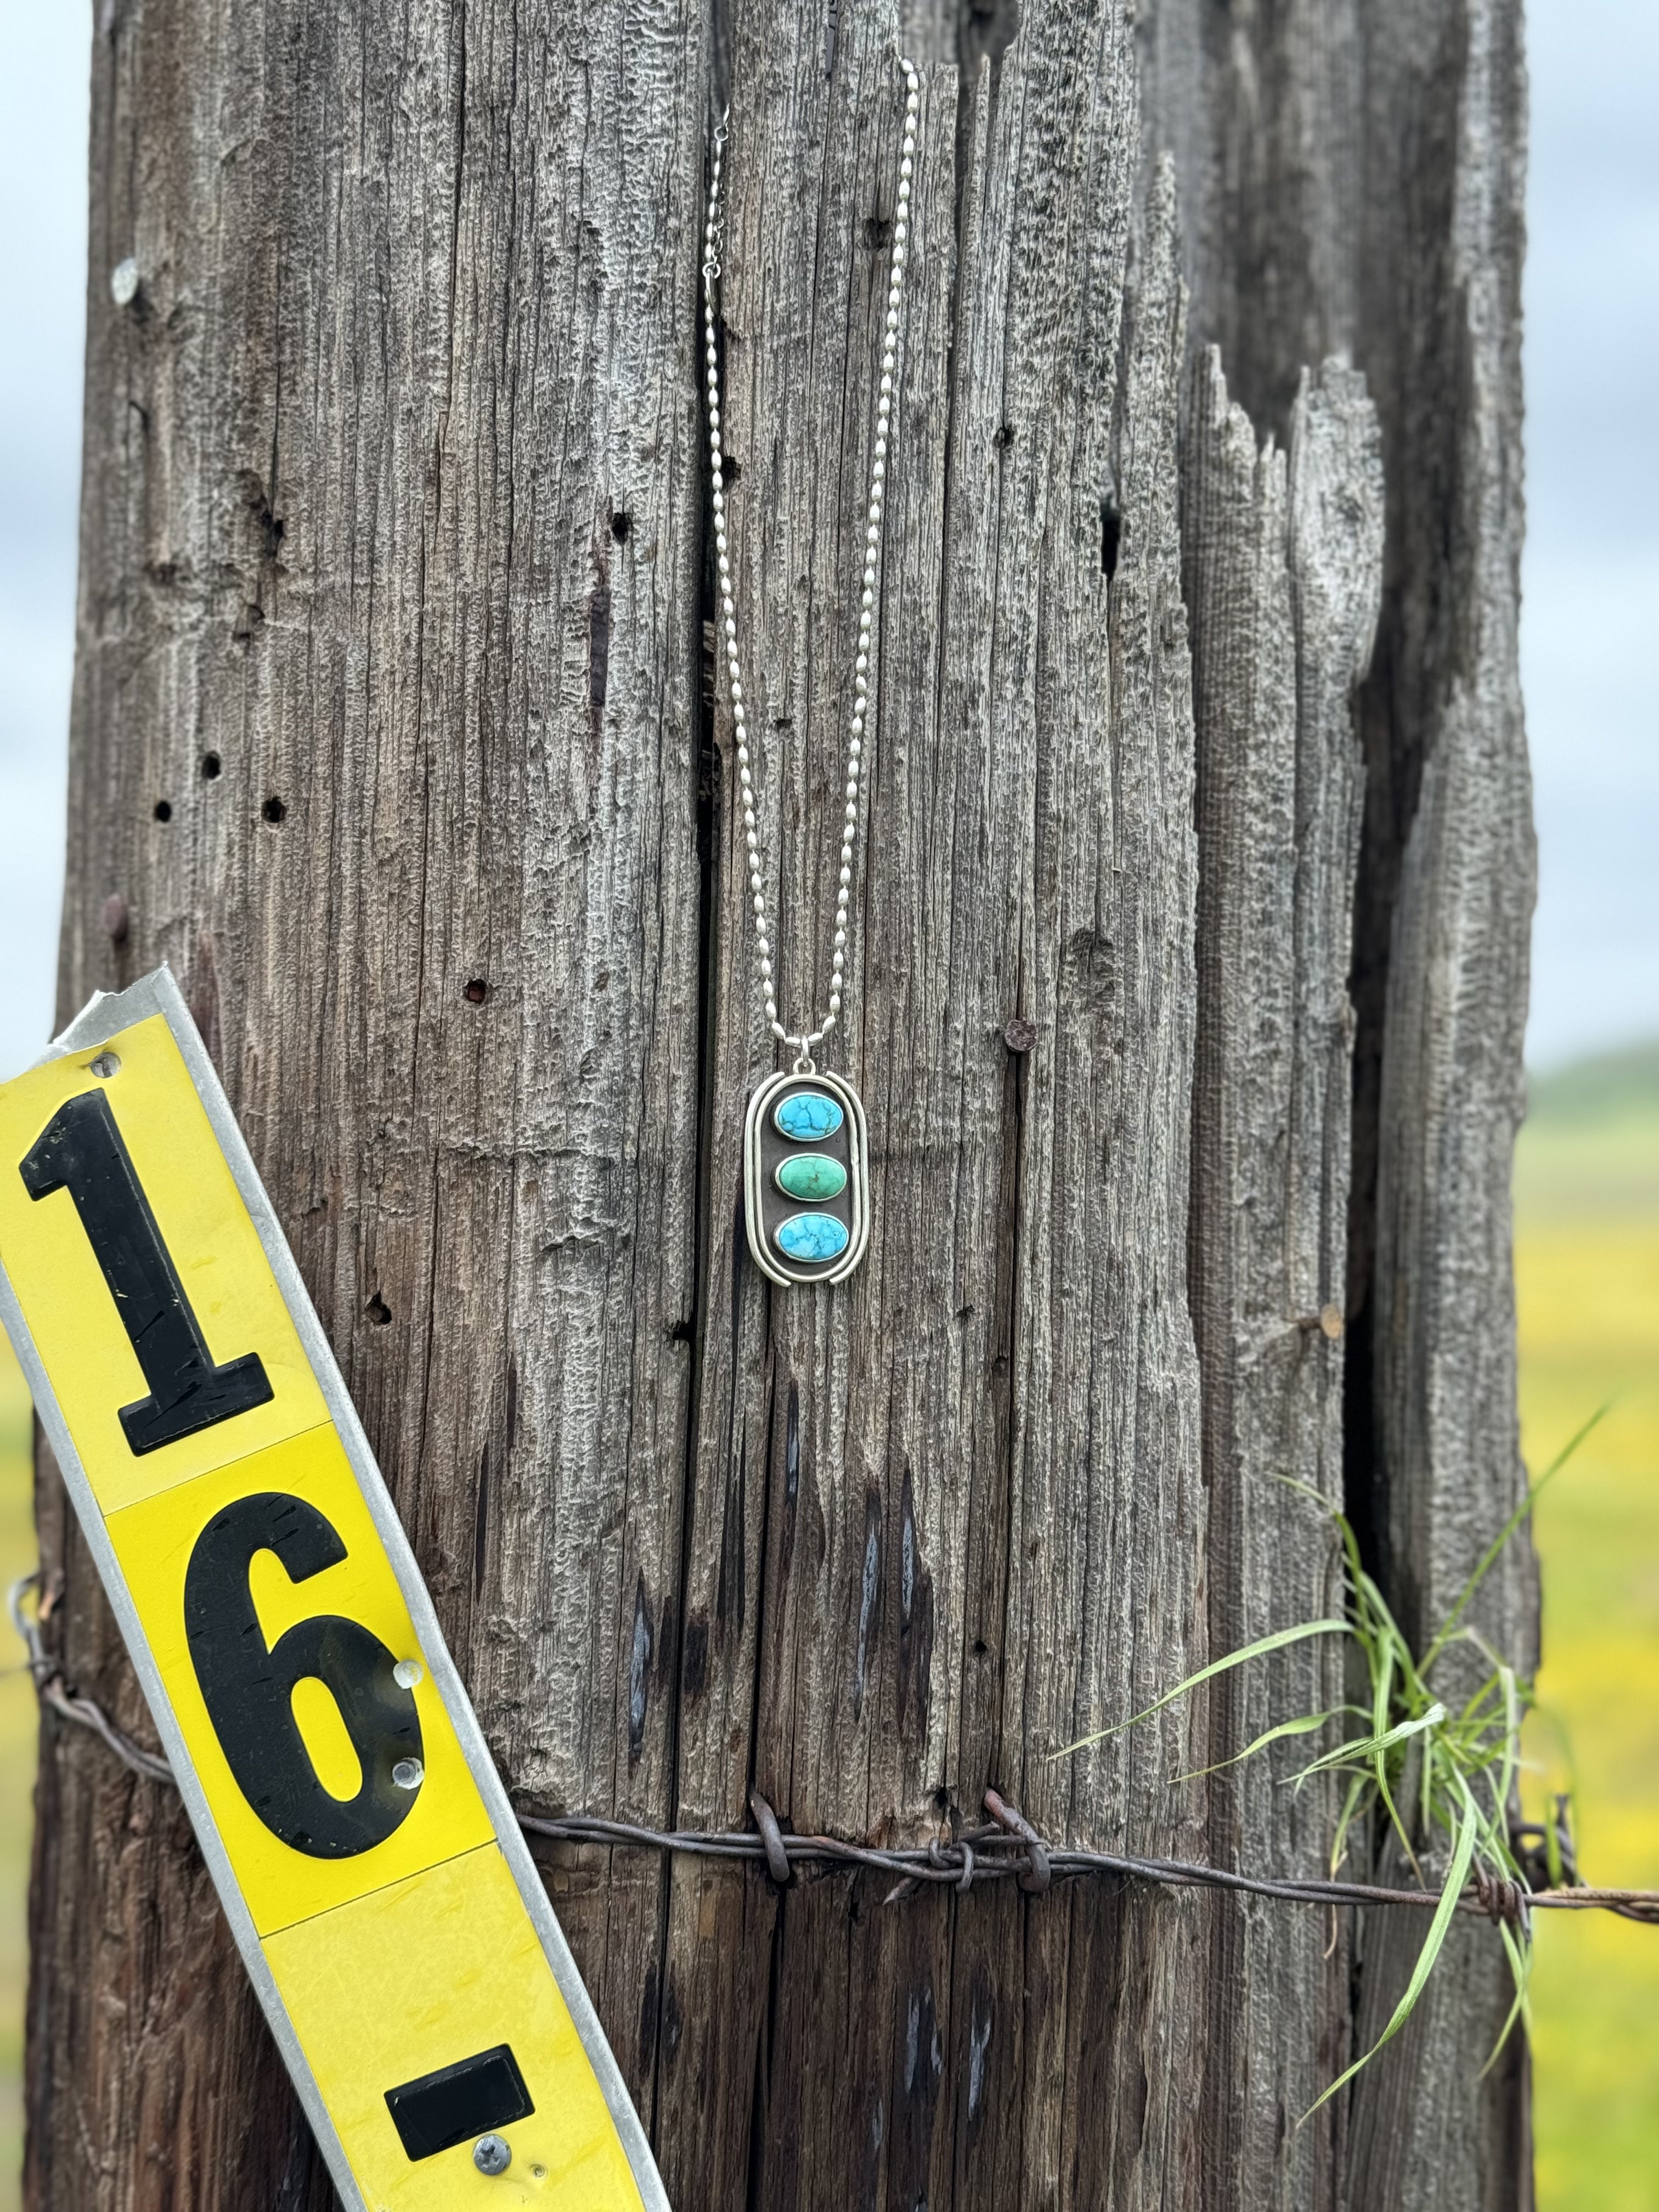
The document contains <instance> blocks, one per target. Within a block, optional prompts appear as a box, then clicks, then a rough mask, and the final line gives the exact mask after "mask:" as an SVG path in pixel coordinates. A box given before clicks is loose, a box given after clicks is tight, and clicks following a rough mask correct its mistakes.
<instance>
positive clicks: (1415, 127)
mask: <svg viewBox="0 0 1659 2212" xmlns="http://www.w3.org/2000/svg"><path fill="white" fill-rule="evenodd" d="M1520 14H1521V11H1520V8H1519V6H1518V4H1517V0H1456V4H1455V5H1445V4H1443V0H1406V4H1403V5H1401V6H1398V7H1389V8H1383V9H1379V8H1372V7H1368V6H1365V5H1364V4H1362V0H1292V4H1291V5H1289V6H1286V7H1285V8H1282V9H1237V8H1230V9H1216V8H1213V7H1211V6H1209V5H1207V4H1206V0H1152V4H1150V5H1148V6H1146V7H1144V8H1143V9H1141V11H1140V29H1139V38H1140V44H1141V55H1142V62H1143V68H1144V71H1145V76H1146V108H1147V115H1148V131H1147V141H1148V155H1149V159H1150V158H1151V156H1152V154H1153V153H1155V152H1156V151H1157V149H1160V148H1164V147H1168V148H1170V149H1174V151H1175V153H1176V160H1177V167H1178V170H1179V173H1180V176H1181V182H1182V198H1183V204H1184V206H1185V207H1186V209H1187V210H1188V233H1187V234H1188V240H1189V249H1188V273H1189V276H1190V279H1191V282H1192V284H1193V288H1194V307H1193V330H1194V337H1195V339H1197V340H1199V341H1200V342H1206V343H1207V342H1218V343H1219V344H1220V346H1221V349H1222V357H1223V360H1224V362H1225V367H1226V370H1227V376H1228V382H1229V386H1230V388H1231V391H1232V392H1234V394H1235V395H1236V396H1237V398H1239V399H1240V400H1241V401H1242V403H1243V405H1244V406H1245V407H1246V408H1247V409H1248V410H1249V413H1250V415H1251V416H1252V418H1253V419H1254V420H1255V421H1256V422H1258V423H1260V424H1261V425H1262V426H1263V427H1264V428H1284V427H1285V425H1286V423H1287V421H1288V414H1289V410H1290V408H1291V404H1292V401H1293V396H1294V393H1295V391H1296V388H1297V377H1298V375H1299V374H1300V369H1301V366H1302V364H1303V363H1304V362H1309V361H1312V360H1317V359H1319V358H1322V356H1325V355H1326V354H1328V353H1332V352H1337V351H1340V352H1343V353H1345V354H1346V355H1347V356H1349V358H1351V359H1352V361H1353V362H1354V363H1355V365H1356V366H1357V367H1358V368H1359V369H1360V370H1361V371H1362V372H1363V373H1364V376H1365V379H1366V382H1367V385H1368V387H1369V389H1370V393H1371V395H1372V398H1373V399H1374V401H1375V403H1376V409H1377V414H1378V418H1379V421H1380V424H1381V429H1382V441H1383V460H1384V468H1385V474H1386V480H1387V520H1386V532H1385V550H1384V584H1383V610H1382V617H1381V622H1380V626H1379V633H1378V640H1377V645H1376V653H1375V655H1374V657H1373V661H1372V666H1371V671H1370V677H1369V678H1368V680H1367V682H1366V684H1364V687H1363V688H1362V691H1361V694H1360V702H1359V711H1360V729H1361V736H1362V741H1363V744H1364V755H1365V763H1366V811H1365V828H1364V839H1363V843H1362V853H1361V867H1360V880H1359V889H1358V902H1357V908H1356V927H1355V946H1354V967H1353V996H1354V1002H1355V1010H1356V1014H1357V1018H1358V1020H1357V1041H1356V1084H1355V1111H1354V1124H1353V1177H1352V1182H1353V1203H1352V1215H1351V1234H1350V1261H1349V1280H1348V1309H1349V1316H1350V1330H1349V1336H1348V1351H1347V1376H1346V1397H1347V1408H1346V1492H1347V1497H1348V1502H1349V1506H1350V1510H1352V1513H1353V1514H1354V1516H1355V1518H1356V1520H1357V1522H1358V1523H1359V1525H1360V1528H1361V1530H1362V1538H1363V1541H1364V1546H1365V1548H1366V1551H1367V1553H1368V1556H1369V1559H1370V1564H1371V1565H1372V1566H1373V1568H1374V1569H1375V1570H1376V1571H1377V1572H1378V1573H1379V1575H1380V1576H1381V1577H1382V1579H1383V1583H1384V1586H1385V1588H1386V1589H1388V1590H1389V1595H1390V1596H1391V1598H1392V1599H1393V1600H1394V1601H1395V1604H1396V1607H1397V1609H1398V1610H1399V1612H1400V1613H1401V1619H1402V1620H1403V1621H1404V1622H1405V1623H1406V1625H1407V1626H1408V1628H1409V1629H1410V1631H1411V1632H1412V1633H1413V1636H1414V1637H1415V1638H1417V1639H1418V1641H1419V1646H1420V1644H1421V1643H1422V1642H1423V1641H1425V1632H1431V1629H1432V1626H1433V1624H1434V1623H1435V1622H1436V1621H1437V1620H1438V1619H1439V1618H1440V1617H1441V1616H1442V1615H1443V1613H1444V1610H1445V1608H1446V1606H1447V1605H1448V1603H1449V1601H1450V1600H1451V1598H1452V1596H1453V1595H1455V1591H1456V1590H1457V1589H1458V1588H1459V1587H1460V1586H1461V1583H1462V1579H1463V1577H1465V1576H1466V1575H1467V1574H1468V1571H1469V1570H1470V1569H1471V1568H1472V1566H1473V1565H1474V1562H1475V1560H1476V1559H1477V1558H1478V1557H1479V1555H1480V1549H1481V1547H1482V1546H1483V1545H1484V1543H1485V1542H1486V1541H1487V1540H1488V1539H1489V1538H1490V1536H1491V1535H1492V1534H1495V1532H1496V1531H1497V1529H1498V1528H1499V1527H1500V1526H1501V1525H1502V1523H1503V1521H1504V1517H1505V1516H1506V1515H1507V1513H1508V1512H1509V1510H1510V1507H1511V1506H1512V1504H1514V1502H1515V1500H1516V1498H1517V1497H1518V1495H1519V1492H1520V1485H1521V1481H1522V1473H1521V1468H1520V1462H1519V1455H1518V1450H1517V1445H1516V1416H1515V1369H1514V1361H1515V1342H1514V1315H1513V1301H1512V1293H1511V1289H1510V1255H1509V1177H1510V1152H1511V1149H1512V1144H1513V1138H1514V1132H1515V1127H1516V1121H1517V1119H1518V1115H1519V1110H1520V1097H1521V1045H1522V1020H1523V1017H1524V1012H1525V1005H1526V990H1527V945H1528V921H1529V915H1530V908H1531V902H1532V895H1533V882H1534V860H1533V847H1532V832H1531V826H1530V816H1529V794H1528V775H1527V765H1526V752H1525V742H1524V732H1523V727H1522V714H1521V708H1520V696H1519V687H1518V678H1517V673H1516V611H1517V606H1518V580H1517V578H1518V559H1519V549H1520V541H1521V530H1522V507H1521V477H1520V470H1521V388H1520V356H1519V333H1520V289H1519V288H1520V268H1521V257H1522V209H1521V192H1522V165H1523V156H1524V95H1525V86H1524V70H1523V63H1522V51H1521V32H1520ZM1480 1619H1481V1622H1482V1625H1483V1626H1484V1627H1485V1628H1486V1630H1487V1632H1489V1633H1490V1634H1491V1635H1492V1637H1493V1638H1494V1640H1495V1641H1496V1642H1497V1643H1498V1644H1499V1645H1500V1646H1501V1647H1502V1648H1504V1649H1505V1650H1507V1651H1508V1652H1509V1653H1510V1656H1512V1657H1513V1658H1514V1659H1515V1660H1516V1662H1517V1663H1519V1664H1521V1665H1522V1666H1523V1667H1524V1666H1527V1665H1528V1664H1530V1662H1531V1660H1532V1656H1533V1654H1534V1650H1535V1643H1536V1634H1537V1595H1536V1588H1535V1577H1534V1571H1533V1568H1532V1565H1531V1559H1530V1553H1529V1548H1528V1545H1527V1542H1526V1540H1525V1538H1524V1537H1523V1538H1522V1540H1521V1541H1519V1542H1518V1543H1517V1544H1516V1546H1514V1547H1512V1548H1511V1551H1510V1554H1509V1556H1508V1558H1507V1559H1506V1560H1505V1563H1504V1568H1503V1571H1501V1572H1500V1573H1499V1574H1498V1575H1497V1576H1495V1577H1494V1578H1493V1580H1492V1585H1491V1587H1490V1589H1489V1590H1488V1591H1487V1593H1486V1599H1485V1601H1484V1604H1483V1607H1482V1611H1481V1614H1480ZM1471 1932H1472V1931H1471ZM1414 1944H1415V1938H1414V1937H1413V1936H1412V1935H1411V1934H1410V1933H1409V1932H1408V1931H1406V1930H1403V1929H1399V1928H1393V1929H1390V1928H1389V1927H1388V1926H1387V1925H1385V1926H1384V1927H1383V1928H1381V1929H1368V1930H1366V1931H1365V1934H1364V1944H1363V1947H1362V1958H1363V1965H1362V1970H1361V1971H1362V1980H1363V1982H1364V1985H1365V1986H1364V1992H1363V1995H1362V1997H1361V2002H1360V2014H1359V2020H1358V2032H1359V2033H1361V2034H1362V2035H1363V2034H1364V2033H1366V2032H1367V2031H1368V2030H1369V2031H1370V2032H1375V2030H1376V2028H1377V2027H1380V2026H1381V2024H1382V2022H1383V2021H1384V2020H1385V2019H1386V2018H1387V2015H1388V2010H1389V2005H1390V2004H1391V2002H1392V1997H1391V1996H1390V1994H1389V1992H1390V1991H1394V1990H1397V1989H1398V1987H1399V1985H1400V1983H1401V1978H1402V1976H1403V1972H1404V1968H1405V1961H1404V1959H1403V1958H1402V1956H1401V1952H1402V1949H1403V1950H1404V1951H1406V1952H1409V1951H1410V1950H1411V1949H1412V1948H1414ZM1460 1948H1461V1954H1462V1963H1461V1964H1460V1965H1459V1966H1458V1967H1457V1968H1455V1970H1454V1971H1453V1972H1451V1973H1449V1974H1448V1975H1447V1976H1446V1977H1445V1978H1444V1979H1443V1984H1442V1987H1441V1990H1440V1991H1439V1993H1438V1995H1437V2002H1436V2005H1435V2007H1434V2008H1431V2012H1430V2013H1429V2014H1427V2015H1425V2020H1424V2021H1423V2023H1422V2024H1421V2025H1420V2026H1419V2027H1416V2028H1414V2029H1413V2031H1412V2032H1411V2033H1410V2034H1409V2035H1407V2037H1404V2038H1402V2039H1401V2042H1400V2043H1399V2045H1397V2046H1395V2047H1394V2048H1393V2049H1391V2051H1389V2053H1388V2054H1387V2055H1386V2057H1385V2058H1384V2059H1383V2061H1381V2062H1379V2063H1378V2064H1377V2065H1376V2067H1375V2068H1372V2069H1370V2070H1369V2071H1368V2072H1367V2073H1366V2075H1364V2076H1363V2077H1362V2078H1361V2080H1360V2081H1359V2083H1358V2086H1357V2087H1356V2089H1355V2091H1354V2093H1353V2099H1352V2104H1353V2123H1352V2129H1351V2131H1350V2136H1351V2146H1352V2179H1351V2201H1352V2203H1353V2204H1354V2205H1356V2206H1364V2207H1370V2206H1371V2205H1373V2204H1376V2205H1382V2204H1384V2203H1389V2204H1392V2203H1448V2204H1452V2203H1455V2204H1458V2205H1463V2204H1470V2205H1474V2204H1482V2205H1485V2204H1493V2205H1496V2204H1498V2203H1505V2204H1507V2203H1513V2202H1514V2201H1516V2197H1517V2196H1518V2194H1519V2193H1520V2192H1521V2191H1522V2190H1523V2189H1524V2188H1525V2187H1527V2186H1528V2183H1527V2180H1526V2172H1527V2165H1528V2152H1527V2148H1526V2143H1525V2122H1524V2112H1523V2109H1522V2106H1523V2101H1524V2100H1523V2086H1524V2085H1523V2079H1522V2077H1523V2074H1524V2053H1523V2051H1522V2048H1521V2046H1520V2045H1519V2044H1518V2042H1517V2044H1516V2046H1515V2049H1514V2051H1513V2053H1512V2057H1511V2061H1510V2063H1507V2064H1506V2065H1505V2066H1504V2067H1503V2068H1499V2069H1495V2070H1494V2073H1493V2075H1491V2076H1489V2077H1488V2078H1487V2079H1486V2081H1485V2082H1484V2083H1477V2081H1476V2079H1475V2075H1476V2073H1477V2070H1478V2067H1477V2065H1476V2064H1475V2063H1471V2055H1472V2053H1473V2052H1474V2051H1477V2050H1478V2051H1480V2054H1481V2056H1482V2057H1484V2055H1485V2050H1486V2047H1487V2045H1489V2043H1490V2040H1491V2038H1492V2036H1493V2035H1494V2034H1495V2033H1496V2031H1497V2028H1498V2023H1499V2022H1500V2021H1501V2020H1502V2018H1503V2016H1504V2011H1505V2010H1506V2008H1507V2002H1508V1998H1507V1994H1506V1990H1505V1987H1504V1983H1505V1980H1506V1977H1505V1975H1504V1971H1503V1969H1502V1966H1501V1964H1500V1963H1498V1962H1496V1961H1495V1960H1494V1958H1493V1954H1492V1947H1491V1946H1490V1945H1483V1944H1482V1943H1480V1941H1479V1939H1478V1938H1476V1939H1475V1940H1474V1941H1473V1942H1465V1943H1462V1945H1461V1947H1460Z"/></svg>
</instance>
